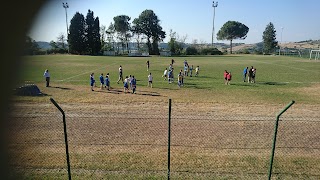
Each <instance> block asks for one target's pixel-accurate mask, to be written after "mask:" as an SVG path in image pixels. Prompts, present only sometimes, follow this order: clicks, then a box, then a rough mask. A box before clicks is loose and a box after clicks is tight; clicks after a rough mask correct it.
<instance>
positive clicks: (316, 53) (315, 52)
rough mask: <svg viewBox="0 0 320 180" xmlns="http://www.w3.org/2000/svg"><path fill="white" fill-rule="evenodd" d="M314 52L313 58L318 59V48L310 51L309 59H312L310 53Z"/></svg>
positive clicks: (319, 50)
mask: <svg viewBox="0 0 320 180" xmlns="http://www.w3.org/2000/svg"><path fill="white" fill-rule="evenodd" d="M313 54H314V60H318V59H319V56H320V49H314V50H311V51H310V58H309V59H310V60H311V59H312V55H313Z"/></svg>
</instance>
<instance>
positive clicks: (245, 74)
mask: <svg viewBox="0 0 320 180" xmlns="http://www.w3.org/2000/svg"><path fill="white" fill-rule="evenodd" d="M247 74H248V67H246V68H244V70H243V82H246V79H247Z"/></svg>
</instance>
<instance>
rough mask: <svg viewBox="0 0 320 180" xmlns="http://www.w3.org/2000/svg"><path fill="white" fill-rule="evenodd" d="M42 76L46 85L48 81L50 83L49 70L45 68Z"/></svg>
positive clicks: (47, 85)
mask: <svg viewBox="0 0 320 180" xmlns="http://www.w3.org/2000/svg"><path fill="white" fill-rule="evenodd" d="M43 76H44V77H45V78H46V87H49V83H50V73H49V70H48V69H46V70H45V71H44V73H43Z"/></svg>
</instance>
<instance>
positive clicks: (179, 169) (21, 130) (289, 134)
mask: <svg viewBox="0 0 320 180" xmlns="http://www.w3.org/2000/svg"><path fill="white" fill-rule="evenodd" d="M173 107H174V104H173ZM30 108H36V107H30ZM53 108H54V107H53ZM128 108H129V106H128ZM218 114H219V113H217V115H212V114H199V113H195V112H192V111H189V112H188V113H186V112H179V111H173V112H172V115H171V125H170V127H171V129H170V130H171V131H170V134H171V141H170V142H171V143H170V178H172V179H208V178H217V177H219V178H234V179H266V178H267V177H268V169H269V161H270V153H271V149H272V138H273V131H274V123H275V117H267V116H263V117H262V116H259V115H258V114H254V115H252V114H251V115H249V114H248V115H236V114H230V115H218ZM168 119H169V117H168V110H167V109H163V111H157V112H155V113H153V114H150V113H148V112H144V111H141V112H137V113H133V112H130V113H129V112H128V113H114V112H104V113H102V112H101V113H92V112H91V113H88V112H87V113H83V112H82V113H80V112H67V113H66V125H67V133H68V144H69V154H70V167H71V168H70V169H71V175H72V177H73V178H76V179H102V178H106V179H126V178H134V179H145V178H155V179H166V178H167V175H168V174H167V173H168V167H169V166H168V131H169V129H168V127H169V123H168ZM9 123H10V126H9V127H10V128H9V133H10V135H9V137H10V139H9V142H10V143H9V153H10V161H9V165H10V168H11V169H12V171H11V173H12V177H16V178H24V179H25V178H35V179H39V178H49V179H52V178H61V179H66V178H67V177H68V172H67V161H66V151H65V144H64V130H63V123H62V116H61V114H59V112H57V111H56V110H55V109H52V111H50V112H44V111H34V109H33V110H32V112H31V109H24V110H21V109H19V112H18V111H17V112H15V113H12V118H11V120H10V122H9ZM319 128H320V120H319V117H286V116H283V117H282V118H281V119H280V122H279V129H278V130H279V131H278V139H277V144H276V152H275V159H274V167H273V175H272V177H276V178H288V179H318V178H320V173H319V172H320V143H319V141H318V140H319V138H320V131H319Z"/></svg>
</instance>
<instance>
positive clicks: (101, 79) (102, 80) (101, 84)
mask: <svg viewBox="0 0 320 180" xmlns="http://www.w3.org/2000/svg"><path fill="white" fill-rule="evenodd" d="M99 79H100V88H101V89H103V86H104V78H103V73H101V74H100V77H99Z"/></svg>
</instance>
